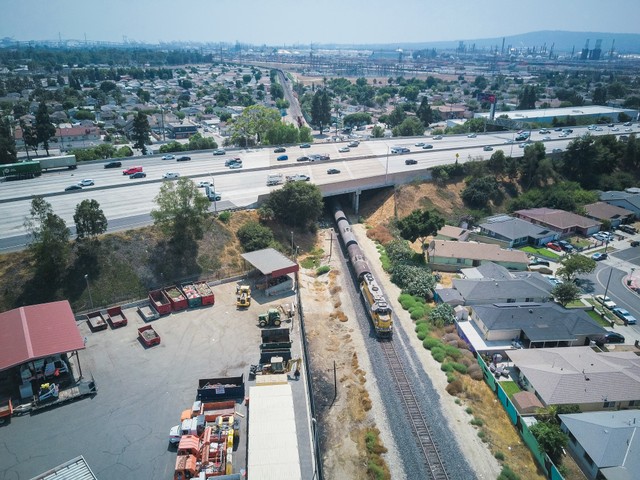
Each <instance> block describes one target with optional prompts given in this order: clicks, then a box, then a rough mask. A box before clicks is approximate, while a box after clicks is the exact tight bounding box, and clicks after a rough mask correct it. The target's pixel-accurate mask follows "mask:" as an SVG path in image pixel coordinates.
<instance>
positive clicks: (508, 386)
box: [500, 380, 520, 398]
mask: <svg viewBox="0 0 640 480" xmlns="http://www.w3.org/2000/svg"><path fill="white" fill-rule="evenodd" d="M500 386H501V387H502V389H503V390H504V393H506V394H507V397H509V398H511V397H513V394H514V393H518V392H519V391H520V387H518V384H517V383H516V382H513V381H511V380H509V381H507V382H500Z"/></svg>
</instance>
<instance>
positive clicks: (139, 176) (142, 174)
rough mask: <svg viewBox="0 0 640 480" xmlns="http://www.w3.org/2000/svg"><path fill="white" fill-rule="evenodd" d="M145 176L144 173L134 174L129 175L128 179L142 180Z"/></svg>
mask: <svg viewBox="0 0 640 480" xmlns="http://www.w3.org/2000/svg"><path fill="white" fill-rule="evenodd" d="M146 176H147V174H146V173H144V172H135V173H132V174H131V175H129V178H144V177H146Z"/></svg>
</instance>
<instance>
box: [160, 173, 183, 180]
mask: <svg viewBox="0 0 640 480" xmlns="http://www.w3.org/2000/svg"><path fill="white" fill-rule="evenodd" d="M179 177H180V174H179V173H178V172H167V173H165V174H164V175H162V178H165V179H172V178H179Z"/></svg>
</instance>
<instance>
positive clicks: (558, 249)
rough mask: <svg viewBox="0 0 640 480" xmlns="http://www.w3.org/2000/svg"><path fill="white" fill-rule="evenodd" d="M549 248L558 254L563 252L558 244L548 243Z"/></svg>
mask: <svg viewBox="0 0 640 480" xmlns="http://www.w3.org/2000/svg"><path fill="white" fill-rule="evenodd" d="M547 248H550V249H551V250H555V251H556V252H561V251H562V247H561V246H560V245H559V244H557V243H556V242H549V243H547Z"/></svg>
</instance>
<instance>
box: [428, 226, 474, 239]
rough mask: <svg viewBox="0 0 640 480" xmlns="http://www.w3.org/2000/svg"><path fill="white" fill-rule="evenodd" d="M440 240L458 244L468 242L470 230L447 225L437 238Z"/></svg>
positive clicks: (439, 231) (437, 234)
mask: <svg viewBox="0 0 640 480" xmlns="http://www.w3.org/2000/svg"><path fill="white" fill-rule="evenodd" d="M435 238H436V239H438V240H452V241H456V242H466V241H467V239H468V238H469V230H467V229H466V228H460V227H454V226H452V225H445V226H444V227H442V228H441V229H440V230H438V233H436V236H435Z"/></svg>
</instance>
